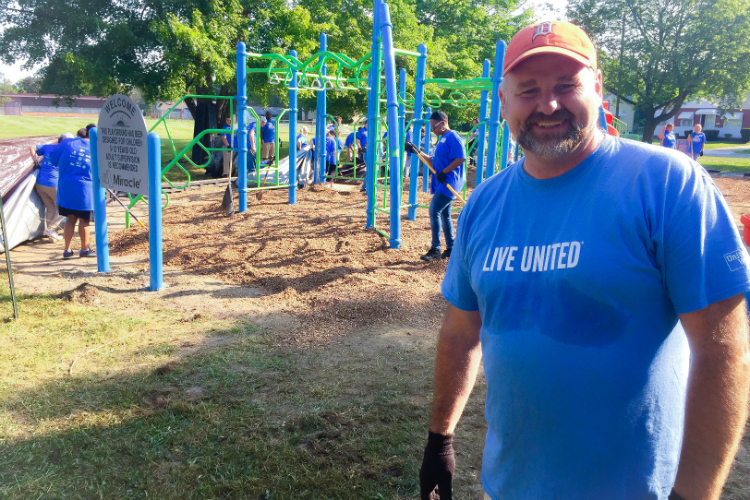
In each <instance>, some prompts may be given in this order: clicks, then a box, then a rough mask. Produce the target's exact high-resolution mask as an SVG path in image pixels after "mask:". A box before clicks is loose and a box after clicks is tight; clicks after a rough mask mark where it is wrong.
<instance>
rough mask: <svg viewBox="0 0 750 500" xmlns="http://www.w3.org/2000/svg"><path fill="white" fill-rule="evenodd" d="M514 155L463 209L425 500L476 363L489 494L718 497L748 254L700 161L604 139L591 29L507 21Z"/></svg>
mask: <svg viewBox="0 0 750 500" xmlns="http://www.w3.org/2000/svg"><path fill="white" fill-rule="evenodd" d="M498 97H499V98H500V102H501V106H502V114H503V117H504V118H505V120H506V123H507V124H508V127H509V129H510V132H511V133H512V134H513V136H514V137H515V138H516V139H517V141H518V143H519V144H520V145H521V146H522V147H523V150H524V158H523V159H521V160H520V161H518V162H516V163H515V164H513V165H511V166H510V167H508V168H507V169H505V170H503V171H501V172H500V173H498V174H496V175H494V176H492V177H490V178H488V179H487V180H486V181H485V182H483V183H482V184H481V185H480V186H479V187H477V188H476V189H475V190H474V192H473V193H472V195H471V198H470V199H469V201H468V203H467V204H466V206H465V207H464V209H463V211H462V212H461V215H460V217H459V220H458V231H457V236H456V242H455V245H454V246H453V255H452V256H451V259H450V262H449V263H448V268H447V271H446V275H445V279H444V281H443V285H442V294H443V296H444V297H445V298H446V300H447V301H448V302H449V305H448V310H447V312H446V315H445V316H444V319H443V325H442V328H441V330H440V336H439V339H438V345H437V358H436V363H435V388H434V394H433V405H432V415H431V418H430V423H429V431H430V432H429V437H428V443H427V447H426V448H425V453H424V460H423V463H422V469H421V472H420V489H421V495H422V496H421V498H422V499H425V498H428V497H429V495H430V494H431V493H432V492H433V490H434V488H435V486H437V487H438V488H439V490H440V497H441V498H446V497H447V498H450V495H449V494H448V493H449V491H450V490H451V483H452V477H453V472H454V469H455V459H454V453H453V444H452V441H453V432H454V429H455V427H456V425H457V423H458V420H459V418H460V416H461V413H462V411H463V409H464V405H465V404H466V401H467V399H468V397H469V394H470V392H471V389H472V386H473V384H474V380H475V378H476V375H477V371H478V369H479V366H480V363H482V364H483V366H484V375H485V379H486V381H487V399H486V402H485V412H484V413H485V417H486V420H487V435H486V440H485V447H484V453H483V458H482V461H483V464H482V486H483V488H484V491H485V494H486V497H485V498H489V499H490V500H499V499H503V500H517V499H551V498H559V499H605V498H606V499H608V500H635V499H638V500H641V499H658V500H667V499H670V500H679V499H687V500H691V499H698V498H712V499H716V498H718V497H719V495H720V494H721V489H722V485H723V483H724V481H725V480H726V477H727V474H728V472H729V468H730V465H731V463H732V459H733V457H734V453H735V452H736V450H737V448H738V445H739V441H740V439H741V436H742V432H743V430H744V426H745V422H746V418H747V408H748V395H749V394H750V362H749V358H750V346H749V345H748V337H749V336H750V335H748V317H747V310H746V306H745V301H744V298H743V295H742V294H743V292H746V291H748V290H749V289H750V269H749V267H750V262H749V258H748V255H747V253H746V251H745V248H744V246H743V244H742V241H741V239H740V237H739V234H738V233H737V228H736V225H735V223H734V218H733V216H732V213H731V212H730V210H729V208H728V207H727V205H726V203H725V201H724V199H723V197H722V196H721V194H720V193H719V191H718V189H717V188H716V186H715V185H714V183H713V181H712V180H711V178H710V177H709V176H708V175H707V174H706V172H705V171H704V170H703V169H702V168H701V167H700V165H698V164H697V163H695V162H693V161H692V160H690V159H689V158H686V157H685V156H684V155H682V154H680V153H678V152H676V151H671V150H667V149H664V148H659V147H654V146H651V145H645V144H642V143H638V142H633V141H627V140H621V139H619V138H616V137H612V136H605V135H603V133H602V131H601V130H600V129H599V127H598V123H597V118H598V114H599V109H600V107H601V104H602V74H601V72H600V71H599V70H598V69H597V59H596V50H595V49H594V47H593V44H592V43H591V41H590V40H589V38H588V37H587V36H586V34H585V33H584V32H583V31H582V30H580V29H579V28H577V27H575V26H574V25H572V24H570V23H566V22H562V21H556V22H547V23H541V24H538V25H533V26H530V27H527V28H524V29H522V30H521V31H519V32H518V34H516V35H515V36H514V37H513V39H512V40H511V42H510V44H509V45H508V48H507V50H506V53H505V61H504V67H503V80H502V83H501V86H500V92H499V96H498Z"/></svg>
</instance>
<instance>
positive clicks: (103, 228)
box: [89, 127, 109, 273]
mask: <svg viewBox="0 0 750 500" xmlns="http://www.w3.org/2000/svg"><path fill="white" fill-rule="evenodd" d="M97 134H98V131H97V129H96V127H94V128H92V129H91V130H89V139H90V140H89V142H90V144H91V181H92V182H91V183H92V184H93V187H94V237H95V239H96V270H97V271H99V272H100V273H108V272H109V238H107V195H106V192H105V191H104V188H102V186H101V183H100V182H99V144H98V143H97V142H96V137H97Z"/></svg>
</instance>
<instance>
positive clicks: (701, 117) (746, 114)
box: [657, 95, 750, 139]
mask: <svg viewBox="0 0 750 500" xmlns="http://www.w3.org/2000/svg"><path fill="white" fill-rule="evenodd" d="M670 121H671V122H673V123H674V125H675V127H674V131H675V133H677V134H679V135H680V136H682V135H683V133H684V132H685V131H690V130H693V127H694V126H695V125H698V124H700V125H701V126H702V127H703V131H704V132H705V131H706V130H718V131H719V137H723V138H726V136H727V134H729V135H731V137H732V138H734V139H737V138H739V137H740V130H741V129H743V128H750V95H748V96H745V102H743V103H742V108H740V109H730V110H727V111H725V113H724V115H722V114H721V113H720V112H719V111H718V110H717V105H716V104H714V103H712V102H710V101H707V100H705V99H698V100H695V101H690V102H686V103H685V104H683V105H682V107H681V108H680V110H679V111H678V112H677V114H676V115H675V116H674V118H672V119H671V120H670ZM659 130H661V128H660V127H659ZM659 130H657V133H658V132H659Z"/></svg>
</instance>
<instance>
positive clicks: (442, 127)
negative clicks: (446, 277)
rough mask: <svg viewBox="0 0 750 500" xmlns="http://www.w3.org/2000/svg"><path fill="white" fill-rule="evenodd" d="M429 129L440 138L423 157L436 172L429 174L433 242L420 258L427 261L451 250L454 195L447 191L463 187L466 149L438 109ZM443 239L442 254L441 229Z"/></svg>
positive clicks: (445, 256)
mask: <svg viewBox="0 0 750 500" xmlns="http://www.w3.org/2000/svg"><path fill="white" fill-rule="evenodd" d="M430 127H431V128H432V131H433V132H435V134H436V135H437V136H438V137H440V139H439V140H438V143H437V145H436V146H435V149H434V150H433V154H432V157H430V158H422V157H420V159H422V161H424V162H425V163H427V164H428V165H429V166H431V167H432V169H433V170H434V171H435V172H436V173H434V174H431V175H430V192H431V193H432V201H431V202H430V210H429V213H430V229H431V230H432V243H431V245H430V249H429V250H428V251H427V253H426V254H424V255H422V256H421V257H420V259H422V260H426V261H433V260H440V259H447V258H449V257H450V256H451V252H452V250H453V238H454V237H453V219H451V208H452V207H453V200H454V199H455V198H456V195H455V194H453V192H452V191H451V190H450V189H449V188H448V186H450V187H451V188H453V191H455V192H458V191H460V190H461V189H462V188H463V185H464V162H465V161H466V150H465V149H464V143H463V141H462V140H461V136H460V135H458V132H456V131H455V130H451V128H450V126H449V125H448V115H446V114H445V112H444V111H441V110H437V111H434V112H433V113H432V114H431V115H430ZM441 227H442V230H443V235H444V236H445V251H443V252H441V251H440V229H441Z"/></svg>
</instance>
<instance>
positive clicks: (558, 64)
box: [500, 54, 602, 158]
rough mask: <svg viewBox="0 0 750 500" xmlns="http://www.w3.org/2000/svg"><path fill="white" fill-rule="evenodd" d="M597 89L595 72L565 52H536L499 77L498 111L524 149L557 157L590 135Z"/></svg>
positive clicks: (596, 111) (596, 110)
mask: <svg viewBox="0 0 750 500" xmlns="http://www.w3.org/2000/svg"><path fill="white" fill-rule="evenodd" d="M601 89H602V85H601V73H598V72H597V73H594V72H593V71H592V70H591V69H590V68H588V67H586V66H584V65H583V64H581V63H579V62H578V61H575V60H573V59H570V58H568V57H565V56H561V55H556V54H540V55H538V56H533V57H530V58H528V59H526V60H525V61H523V62H521V63H520V64H519V65H518V66H516V67H515V68H513V70H512V71H511V72H510V73H508V74H507V75H506V76H505V81H504V82H503V85H502V86H501V90H500V100H501V102H502V115H503V118H505V120H506V121H507V123H508V127H509V128H510V131H511V132H512V133H513V136H514V137H516V139H517V141H518V143H519V144H520V145H521V146H522V147H523V148H524V150H525V151H526V152H528V153H532V154H534V155H537V156H539V157H542V158H563V157H565V156H566V155H568V154H570V153H571V152H573V151H575V150H576V148H577V147H578V146H580V145H581V144H582V143H584V142H587V139H590V138H591V137H592V135H594V134H596V127H597V119H598V114H599V107H600V106H601V104H602V95H601Z"/></svg>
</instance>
